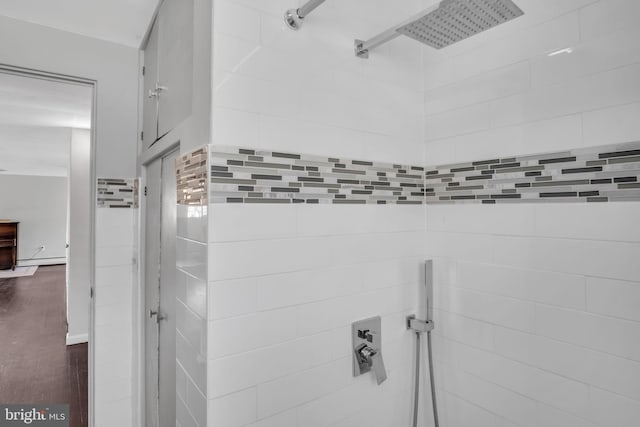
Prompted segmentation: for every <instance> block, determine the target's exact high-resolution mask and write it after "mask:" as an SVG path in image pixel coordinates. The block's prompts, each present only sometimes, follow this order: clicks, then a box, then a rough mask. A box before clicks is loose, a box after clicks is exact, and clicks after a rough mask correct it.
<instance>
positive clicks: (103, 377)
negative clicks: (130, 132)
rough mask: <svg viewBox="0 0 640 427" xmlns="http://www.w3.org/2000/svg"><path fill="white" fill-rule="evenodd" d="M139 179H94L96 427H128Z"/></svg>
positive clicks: (131, 396) (130, 398) (130, 401)
mask: <svg viewBox="0 0 640 427" xmlns="http://www.w3.org/2000/svg"><path fill="white" fill-rule="evenodd" d="M136 192H137V179H134V178H98V185H97V200H96V205H97V209H96V224H95V227H96V228H95V230H96V238H95V239H96V240H95V247H96V254H95V256H96V259H95V264H96V265H95V313H94V316H95V336H94V344H93V345H94V348H95V379H94V380H95V384H94V387H95V402H96V406H95V420H96V427H102V426H105V427H106V426H113V425H119V426H120V425H121V426H130V425H132V420H133V415H132V413H131V407H132V398H133V392H132V383H133V376H132V356H131V355H132V351H133V327H132V324H133V317H132V312H133V303H132V301H133V297H134V290H135V289H136V280H137V279H136V277H137V268H136V266H135V264H134V258H135V248H134V241H133V236H134V235H135V227H136V221H137V220H138V209H136V208H137V203H136V200H137V195H136Z"/></svg>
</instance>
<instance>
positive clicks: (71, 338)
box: [67, 332, 89, 345]
mask: <svg viewBox="0 0 640 427" xmlns="http://www.w3.org/2000/svg"><path fill="white" fill-rule="evenodd" d="M85 342H89V333H86V334H78V335H69V333H68V332H67V345H75V344H82V343H85Z"/></svg>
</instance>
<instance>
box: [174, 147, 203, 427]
mask: <svg viewBox="0 0 640 427" xmlns="http://www.w3.org/2000/svg"><path fill="white" fill-rule="evenodd" d="M207 156H208V154H207V147H206V146H205V147H203V148H198V149H196V150H195V151H191V152H189V153H184V154H183V155H181V156H180V157H179V158H178V159H177V160H176V180H177V198H176V200H177V203H178V204H177V212H176V213H177V218H176V220H177V230H176V234H177V240H176V268H177V271H176V297H177V299H176V383H177V390H176V391H177V396H176V401H177V406H176V421H177V425H180V426H206V425H207V397H206V396H207V274H208V273H207V250H208V248H207V244H208V223H209V218H208V206H207V192H208V172H207V168H208V158H207Z"/></svg>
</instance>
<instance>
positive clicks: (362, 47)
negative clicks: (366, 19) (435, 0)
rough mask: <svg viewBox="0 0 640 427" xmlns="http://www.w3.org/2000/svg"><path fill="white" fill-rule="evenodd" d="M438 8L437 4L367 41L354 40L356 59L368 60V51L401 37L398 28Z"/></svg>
mask: <svg viewBox="0 0 640 427" xmlns="http://www.w3.org/2000/svg"><path fill="white" fill-rule="evenodd" d="M438 7H440V5H439V4H437V5H435V6H431V7H430V8H428V9H427V10H423V11H422V12H420V13H418V14H417V15H414V16H412V17H411V18H409V19H407V20H405V21H403V22H401V23H399V24H398V25H395V26H393V27H391V28H389V29H388V30H387V31H384V32H382V33H380V34H378V35H377V36H375V37H372V38H370V39H368V40H356V41H355V43H354V45H355V51H356V56H357V57H358V58H364V59H367V58H369V51H370V50H371V49H375V48H376V47H378V46H381V45H383V44H385V43H387V42H390V41H391V40H393V39H395V38H397V37H400V36H401V35H402V33H400V32H398V30H399V29H400V28H402V27H404V26H405V25H407V24H410V23H411V22H415V21H417V20H419V19H422V18H424V17H425V16H426V15H428V14H430V13H431V12H433V11H434V10H436V9H438Z"/></svg>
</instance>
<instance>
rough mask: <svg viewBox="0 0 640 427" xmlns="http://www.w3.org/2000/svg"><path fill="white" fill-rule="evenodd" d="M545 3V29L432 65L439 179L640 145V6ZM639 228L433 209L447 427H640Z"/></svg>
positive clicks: (548, 211) (615, 209) (604, 216)
mask: <svg viewBox="0 0 640 427" xmlns="http://www.w3.org/2000/svg"><path fill="white" fill-rule="evenodd" d="M523 3H525V4H526V3H528V2H526V1H523ZM545 3H549V4H548V5H546V4H545V5H541V6H551V11H553V12H554V13H553V15H549V13H550V12H549V11H547V12H545V13H546V14H547V15H546V19H543V20H540V22H537V23H533V22H532V21H529V23H530V24H531V25H528V26H527V25H523V26H520V27H514V29H513V31H510V32H508V33H503V34H504V37H503V38H495V39H492V40H490V42H487V43H486V44H482V43H478V44H477V45H474V46H473V49H468V50H466V51H465V50H464V49H463V47H459V48H456V49H458V50H454V51H452V52H451V53H449V54H446V53H444V52H443V53H441V54H439V55H440V56H433V60H432V61H431V62H429V63H428V64H427V65H426V67H425V83H426V88H427V91H426V114H427V115H426V127H425V130H426V139H427V144H426V158H427V163H428V164H443V163H450V162H458V161H467V160H482V159H488V158H494V157H496V156H500V157H508V156H511V155H519V154H524V153H539V152H545V151H562V150H563V149H571V148H576V147H582V146H594V145H605V144H610V143H618V142H624V141H633V140H637V139H638V138H640V126H639V125H638V123H639V122H638V120H637V117H638V112H640V77H639V75H640V74H639V73H638V70H639V69H640V68H639V67H640V48H639V46H638V44H637V42H636V41H637V40H638V37H639V36H640V32H639V29H638V26H637V25H636V23H637V19H638V17H640V9H639V7H638V2H636V1H633V0H601V1H573V2H566V1H563V2H557V3H556V2H545ZM551 3H553V5H552V4H551ZM554 9H555V10H554ZM536 13H537V12H536ZM540 13H542V12H540ZM534 15H535V13H534ZM487 37H489V36H487ZM566 47H571V48H573V53H572V54H570V55H557V56H552V57H549V56H547V53H549V52H552V51H554V50H556V49H562V48H566ZM639 217H640V204H638V203H606V204H602V205H599V206H594V205H592V204H535V205H533V204H518V205H500V204H498V205H495V206H478V205H454V206H452V205H449V206H433V205H430V206H429V207H428V208H427V227H428V233H427V245H428V248H427V249H428V252H429V253H430V254H432V255H433V256H435V257H436V266H437V278H436V292H437V297H436V306H437V307H436V308H437V310H436V334H437V336H436V339H435V348H436V370H437V372H438V375H437V381H438V391H439V394H440V401H439V403H440V405H441V408H440V412H441V416H442V418H443V422H442V424H441V425H444V426H461V427H462V426H465V427H466V426H473V427H477V426H495V425H500V426H545V427H548V426H563V427H564V426H580V427H595V426H600V427H605V426H606V427H610V426H631V425H635V424H637V420H638V419H639V418H640V388H638V378H640V347H639V346H638V342H639V341H638V337H639V336H640V318H639V317H638V309H637V307H638V302H640V268H639V267H638V263H637V260H638V258H639V257H640V234H639V233H638V227H637V219H638V218H639Z"/></svg>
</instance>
